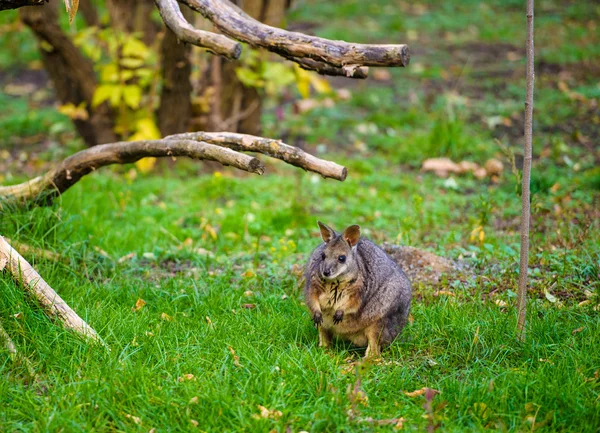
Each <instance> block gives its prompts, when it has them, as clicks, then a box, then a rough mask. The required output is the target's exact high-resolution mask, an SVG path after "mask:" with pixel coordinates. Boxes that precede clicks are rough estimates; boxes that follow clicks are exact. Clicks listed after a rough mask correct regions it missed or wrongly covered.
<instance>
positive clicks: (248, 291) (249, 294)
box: [244, 290, 254, 297]
mask: <svg viewBox="0 0 600 433" xmlns="http://www.w3.org/2000/svg"><path fill="white" fill-rule="evenodd" d="M252 295H254V292H253V291H252V290H246V291H245V292H244V296H248V297H250V296H252Z"/></svg>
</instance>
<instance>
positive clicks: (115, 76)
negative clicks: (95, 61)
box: [100, 63, 119, 82]
mask: <svg viewBox="0 0 600 433" xmlns="http://www.w3.org/2000/svg"><path fill="white" fill-rule="evenodd" d="M100 81H102V82H107V81H111V82H117V81H119V69H118V68H117V65H115V64H114V63H109V64H108V65H106V66H103V67H102V69H100Z"/></svg>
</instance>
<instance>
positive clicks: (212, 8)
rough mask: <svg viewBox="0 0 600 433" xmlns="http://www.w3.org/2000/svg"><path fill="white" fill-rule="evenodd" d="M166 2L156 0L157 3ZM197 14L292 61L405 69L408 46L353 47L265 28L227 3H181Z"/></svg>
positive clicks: (190, 0)
mask: <svg viewBox="0 0 600 433" xmlns="http://www.w3.org/2000/svg"><path fill="white" fill-rule="evenodd" d="M164 1H165V0H156V2H157V3H160V2H164ZM180 1H181V2H183V3H185V4H187V5H188V6H189V7H190V8H192V9H194V10H195V11H198V12H200V13H201V14H202V15H203V16H204V17H205V18H207V19H208V20H210V21H211V22H212V23H213V24H214V25H215V26H216V27H217V28H218V29H219V30H220V31H222V32H223V33H224V34H226V35H228V36H230V37H232V38H234V39H237V40H238V41H241V42H245V43H248V44H250V45H252V46H255V47H260V48H264V49H266V50H269V51H273V52H274V53H277V54H280V55H283V56H284V57H286V56H289V57H292V58H301V59H302V58H306V57H308V58H311V59H315V60H318V61H321V62H324V63H327V64H329V65H331V66H337V67H342V66H345V65H359V66H407V65H408V62H409V59H410V56H409V51H408V46H407V45H404V44H400V45H369V44H354V43H348V42H343V41H330V40H328V39H323V38H319V37H316V36H308V35H305V34H303V33H297V32H290V31H287V30H282V29H279V28H276V27H271V26H267V25H265V24H262V23H261V22H259V21H257V20H255V19H254V18H252V17H250V16H248V15H247V14H246V13H245V12H243V11H242V10H241V9H240V8H238V7H237V6H235V5H234V4H232V3H231V2H229V1H228V0H180Z"/></svg>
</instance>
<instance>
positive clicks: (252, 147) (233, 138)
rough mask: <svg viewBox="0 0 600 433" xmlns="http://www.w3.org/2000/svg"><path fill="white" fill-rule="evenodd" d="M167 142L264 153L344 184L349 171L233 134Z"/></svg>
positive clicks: (179, 136)
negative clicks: (184, 141) (193, 143)
mask: <svg viewBox="0 0 600 433" xmlns="http://www.w3.org/2000/svg"><path fill="white" fill-rule="evenodd" d="M166 138H167V139H170V140H183V139H189V140H201V141H205V142H207V143H211V144H216V145H218V146H224V147H228V148H229V149H233V150H238V151H245V152H257V153H262V154H264V155H268V156H271V157H273V158H277V159H281V160H282V161H285V162H287V163H288V164H291V165H294V166H296V167H300V168H303V169H304V170H307V171H312V172H314V173H318V174H320V175H321V176H323V177H329V178H332V179H337V180H340V181H343V180H345V179H346V176H347V175H348V170H347V169H346V167H343V166H341V165H339V164H336V163H335V162H331V161H326V160H323V159H320V158H317V157H315V156H313V155H311V154H310V153H306V152H304V151H303V150H302V149H299V148H297V147H294V146H290V145H289V144H285V143H283V142H282V141H281V140H273V139H272V138H263V137H257V136H254V135H247V134H238V133H233V132H188V133H185V134H176V135H171V136H169V137H166Z"/></svg>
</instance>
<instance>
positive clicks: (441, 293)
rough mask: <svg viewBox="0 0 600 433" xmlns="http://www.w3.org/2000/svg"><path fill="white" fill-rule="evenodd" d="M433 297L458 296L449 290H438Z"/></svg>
mask: <svg viewBox="0 0 600 433" xmlns="http://www.w3.org/2000/svg"><path fill="white" fill-rule="evenodd" d="M433 296H456V294H455V293H454V292H451V291H449V290H436V291H435V292H433Z"/></svg>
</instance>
